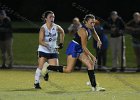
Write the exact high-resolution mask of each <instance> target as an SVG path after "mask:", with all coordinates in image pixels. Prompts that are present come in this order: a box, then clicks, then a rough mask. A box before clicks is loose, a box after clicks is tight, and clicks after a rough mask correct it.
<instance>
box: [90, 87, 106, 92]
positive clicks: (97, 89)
mask: <svg viewBox="0 0 140 100" xmlns="http://www.w3.org/2000/svg"><path fill="white" fill-rule="evenodd" d="M91 89H92V91H97V92H98V91H105V88H102V87H99V86H96V87H91Z"/></svg>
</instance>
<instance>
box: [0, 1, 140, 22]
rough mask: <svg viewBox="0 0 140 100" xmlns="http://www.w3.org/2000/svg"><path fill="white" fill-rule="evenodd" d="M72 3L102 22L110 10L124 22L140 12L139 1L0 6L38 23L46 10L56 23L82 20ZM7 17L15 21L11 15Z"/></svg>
mask: <svg viewBox="0 0 140 100" xmlns="http://www.w3.org/2000/svg"><path fill="white" fill-rule="evenodd" d="M9 1H10V2H9ZM11 1H12V2H11ZM73 3H76V4H77V5H80V6H82V7H85V8H87V9H86V10H89V12H93V14H95V15H96V16H98V17H101V18H102V19H104V20H106V19H107V18H108V17H109V15H110V12H111V11H112V10H116V11H118V13H119V15H120V16H121V17H122V18H123V19H124V20H125V21H128V20H130V19H131V18H132V14H133V13H134V12H135V11H140V0H121V1H120V0H112V1H110V0H108V1H107V0H0V4H1V6H3V5H6V6H7V7H9V8H11V9H13V10H14V11H15V12H18V13H19V14H20V15H22V16H24V17H27V18H28V19H31V20H35V21H39V20H40V18H41V15H42V13H43V12H44V11H46V10H52V11H54V13H55V15H56V20H57V21H71V19H72V18H73V17H75V16H77V17H79V18H83V17H84V15H85V13H84V12H82V11H80V10H78V9H77V8H75V7H73V6H72V4H73ZM9 16H11V17H12V18H13V20H16V17H15V16H13V15H12V14H9Z"/></svg>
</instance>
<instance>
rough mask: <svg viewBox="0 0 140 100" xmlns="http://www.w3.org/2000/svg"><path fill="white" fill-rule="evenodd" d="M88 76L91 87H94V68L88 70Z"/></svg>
mask: <svg viewBox="0 0 140 100" xmlns="http://www.w3.org/2000/svg"><path fill="white" fill-rule="evenodd" d="M88 76H89V80H90V83H91V86H92V87H96V78H95V74H94V70H88Z"/></svg>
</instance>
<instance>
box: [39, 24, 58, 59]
mask: <svg viewBox="0 0 140 100" xmlns="http://www.w3.org/2000/svg"><path fill="white" fill-rule="evenodd" d="M42 27H43V28H44V29H45V37H44V40H45V42H46V43H47V44H48V45H47V47H45V46H43V45H39V47H38V57H45V58H47V59H53V58H58V53H57V50H56V47H57V37H58V31H57V25H56V24H53V26H52V28H51V30H49V29H48V28H47V25H46V24H44V25H42Z"/></svg>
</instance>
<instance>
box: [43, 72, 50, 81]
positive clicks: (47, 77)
mask: <svg viewBox="0 0 140 100" xmlns="http://www.w3.org/2000/svg"><path fill="white" fill-rule="evenodd" d="M44 80H45V81H48V80H49V74H48V73H47V74H46V75H45V76H44Z"/></svg>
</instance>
